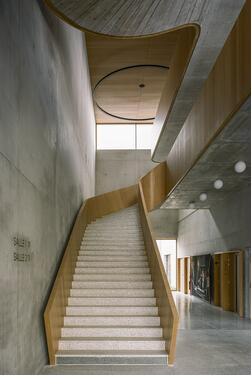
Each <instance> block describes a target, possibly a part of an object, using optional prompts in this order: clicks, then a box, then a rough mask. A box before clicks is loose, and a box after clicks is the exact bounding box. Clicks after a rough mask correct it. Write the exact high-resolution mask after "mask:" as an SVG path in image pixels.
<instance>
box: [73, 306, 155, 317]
mask: <svg viewBox="0 0 251 375" xmlns="http://www.w3.org/2000/svg"><path fill="white" fill-rule="evenodd" d="M157 314H158V308H157V307H155V306H75V307H73V306H67V307H66V315H68V316H72V315H74V316H81V315H84V316H94V315H96V316H105V315H113V316H121V315H122V316H123V315H141V316H142V315H150V316H156V315H157Z"/></svg>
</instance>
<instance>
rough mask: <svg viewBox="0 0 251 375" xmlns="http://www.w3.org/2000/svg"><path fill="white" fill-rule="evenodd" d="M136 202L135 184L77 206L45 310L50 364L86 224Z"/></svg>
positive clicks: (53, 361) (54, 352)
mask: <svg viewBox="0 0 251 375" xmlns="http://www.w3.org/2000/svg"><path fill="white" fill-rule="evenodd" d="M135 203H137V185H134V186H130V187H128V188H124V189H120V190H115V191H112V192H110V193H106V194H102V195H99V196H96V197H93V198H89V199H87V200H86V202H85V203H84V204H83V205H82V207H81V208H80V210H79V213H78V216H77V219H76V222H75V224H74V227H73V230H72V233H71V236H70V240H69V242H68V245H67V248H66V250H65V254H64V257H63V260H62V263H61V265H60V268H59V271H58V274H57V277H56V280H55V282H54V285H53V288H52V291H51V294H50V297H49V300H48V303H47V306H46V309H45V313H44V321H45V331H46V338H47V345H48V352H49V360H50V364H51V365H55V354H56V352H57V350H58V340H59V338H60V336H61V328H62V327H63V319H64V316H65V311H66V306H67V300H68V297H69V295H70V289H71V283H72V279H73V273H74V270H75V265H76V261H77V255H78V251H79V248H80V245H81V241H82V238H83V235H84V232H85V229H86V227H87V225H88V224H89V223H90V222H91V221H93V220H95V219H96V218H99V217H102V216H104V215H107V214H110V213H112V212H116V211H119V210H121V209H123V208H127V207H129V206H131V205H133V204H135Z"/></svg>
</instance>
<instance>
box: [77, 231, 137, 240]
mask: <svg viewBox="0 0 251 375" xmlns="http://www.w3.org/2000/svg"><path fill="white" fill-rule="evenodd" d="M128 235H130V236H132V237H140V238H142V237H143V234H142V233H139V230H137V231H124V232H123V231H121V230H119V231H118V232H115V231H114V230H111V231H105V230H99V231H98V230H97V231H90V230H86V231H85V235H84V237H86V238H88V237H96V236H101V237H103V236H104V237H105V236H110V237H116V238H120V237H127V236H128Z"/></svg>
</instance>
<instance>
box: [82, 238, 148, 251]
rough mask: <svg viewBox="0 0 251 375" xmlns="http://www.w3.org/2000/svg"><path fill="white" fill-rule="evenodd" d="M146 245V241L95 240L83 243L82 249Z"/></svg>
mask: <svg viewBox="0 0 251 375" xmlns="http://www.w3.org/2000/svg"><path fill="white" fill-rule="evenodd" d="M143 245H144V241H139V240H138V241H131V240H129V239H126V240H123V241H118V240H114V239H108V238H107V239H98V240H97V239H95V240H86V241H84V242H82V244H81V246H80V249H81V247H85V246H103V247H106V246H118V247H119V246H121V247H127V248H129V247H137V246H138V247H142V246H143Z"/></svg>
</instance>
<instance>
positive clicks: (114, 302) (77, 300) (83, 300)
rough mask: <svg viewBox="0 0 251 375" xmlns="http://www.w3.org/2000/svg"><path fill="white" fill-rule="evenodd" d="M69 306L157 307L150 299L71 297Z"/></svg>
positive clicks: (153, 299) (152, 299)
mask: <svg viewBox="0 0 251 375" xmlns="http://www.w3.org/2000/svg"><path fill="white" fill-rule="evenodd" d="M68 306H156V298H151V297H150V298H149V297H129V298H128V297H105V298H104V297H89V298H88V297H69V298H68Z"/></svg>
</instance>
